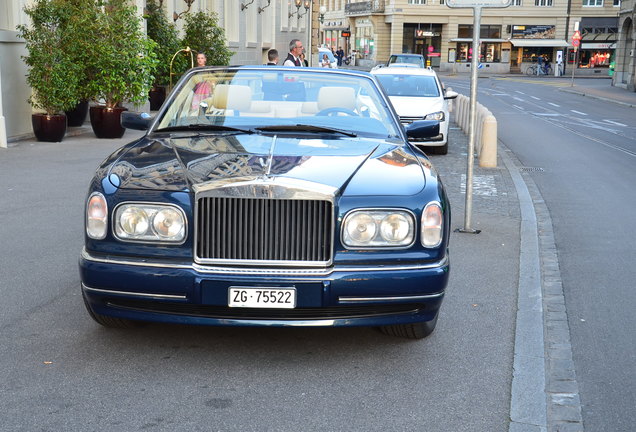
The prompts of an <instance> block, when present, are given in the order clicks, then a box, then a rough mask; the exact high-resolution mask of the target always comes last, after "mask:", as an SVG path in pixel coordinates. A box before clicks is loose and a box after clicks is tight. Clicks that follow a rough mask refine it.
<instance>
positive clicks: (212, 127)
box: [155, 123, 254, 134]
mask: <svg viewBox="0 0 636 432" xmlns="http://www.w3.org/2000/svg"><path fill="white" fill-rule="evenodd" d="M193 130H196V131H223V132H237V133H245V134H253V133H254V131H253V130H252V129H241V128H237V127H232V126H225V125H216V124H209V123H192V124H185V125H179V126H168V127H165V128H161V129H156V130H155V132H178V131H193Z"/></svg>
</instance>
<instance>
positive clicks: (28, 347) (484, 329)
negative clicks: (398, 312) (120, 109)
mask: <svg viewBox="0 0 636 432" xmlns="http://www.w3.org/2000/svg"><path fill="white" fill-rule="evenodd" d="M457 133H458V134H459V132H457ZM133 136H134V134H132V133H131V132H130V131H128V132H127V134H126V136H125V137H124V139H123V140H120V141H117V140H97V139H95V138H92V136H90V135H89V136H83V137H71V138H66V139H65V140H64V142H62V143H34V142H23V143H20V145H18V146H16V147H13V148H9V149H5V150H0V203H1V204H0V239H1V241H0V263H1V264H0V265H1V271H0V294H1V298H2V301H1V302H0V346H1V347H2V349H1V350H0V364H1V365H2V368H1V369H0V389H1V391H0V412H1V413H2V414H1V418H2V420H1V421H0V430H2V431H5V430H6V431H62V430H63V431H88V430H90V431H136V430H151V431H214V430H218V431H298V430H303V431H340V430H342V431H354V430H355V431H376V430H377V431H380V430H381V431H422V430H426V431H457V432H461V431H475V432H483V431H507V430H508V423H509V403H510V402H509V401H510V383H511V377H512V357H513V342H514V340H513V339H514V317H515V301H516V282H517V276H518V275H517V271H516V265H517V264H518V243H517V237H518V231H519V220H518V216H515V212H514V211H510V212H508V209H507V208H505V206H502V205H501V203H499V204H497V206H496V207H495V206H493V209H491V210H490V211H491V213H492V212H499V211H501V210H502V209H503V216H502V217H499V218H497V219H494V218H492V217H487V215H486V214H483V213H481V212H482V210H481V209H480V207H479V205H476V209H475V220H477V221H479V228H481V229H482V230H483V233H482V234H481V235H480V236H472V235H458V234H453V238H452V239H451V244H452V271H451V281H450V285H449V290H448V294H447V296H446V298H445V300H444V304H443V306H442V311H441V315H440V319H439V322H438V326H437V329H436V331H435V333H434V334H433V335H432V336H431V337H430V338H428V339H426V340H423V341H417V342H414V341H408V340H403V339H397V338H392V337H388V336H386V335H383V334H381V333H379V332H376V331H374V330H373V329H365V328H359V329H356V328H352V329H310V330H307V329H280V328H278V329H277V328H262V329H249V328H241V329H238V328H207V327H206V328H202V327H189V326H167V325H148V326H145V327H142V328H140V329H135V330H112V329H104V328H101V327H100V326H99V325H97V324H96V323H94V322H93V321H92V320H91V319H90V317H89V316H88V314H87V313H86V312H85V310H84V306H83V304H82V300H81V294H80V288H79V275H78V269H77V260H78V255H79V251H80V248H81V246H82V242H83V203H84V200H85V196H86V190H87V184H88V181H89V179H90V177H91V176H92V173H93V170H94V168H95V167H96V166H97V165H98V163H99V162H100V161H101V160H102V159H103V158H104V157H106V155H108V154H109V153H110V152H111V151H112V150H114V149H115V148H116V147H117V146H118V145H119V144H120V143H122V142H125V141H128V140H131V139H132V138H133ZM462 151H465V147H462V148H460V144H459V140H455V141H454V144H452V145H451V148H450V151H449V155H447V156H443V157H444V158H445V159H444V160H445V161H448V162H450V161H451V159H450V158H452V157H455V158H460V159H461V160H462V161H463V160H465V156H462V154H461V153H462ZM440 165H443V164H440ZM451 168H452V167H451ZM457 168H458V169H459V173H461V172H463V163H462V164H461V167H460V166H459V165H458V166H457ZM459 173H458V172H453V171H452V170H449V171H448V172H446V173H444V176H445V177H444V179H445V181H446V182H447V184H448V188H449V192H450V193H451V202H453V203H454V204H457V205H456V206H455V208H456V209H458V212H457V213H456V214H455V220H454V226H459V225H461V211H459V209H460V208H461V204H459V203H458V202H461V196H462V195H461V192H460V189H461V187H460V184H461V178H460V175H459ZM491 198H493V197H491ZM493 199H494V198H493ZM513 204H515V202H514V200H511V201H510V205H511V206H512V205H513ZM509 213H510V215H509ZM516 214H517V215H518V209H517V211H516ZM484 251H488V253H487V254H484ZM486 255H487V257H488V259H492V260H493V262H496V263H497V266H492V267H489V268H484V265H483V259H484V257H485V256H486Z"/></svg>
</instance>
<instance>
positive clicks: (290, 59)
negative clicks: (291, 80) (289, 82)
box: [283, 39, 303, 66]
mask: <svg viewBox="0 0 636 432" xmlns="http://www.w3.org/2000/svg"><path fill="white" fill-rule="evenodd" d="M302 53H303V43H302V42H301V41H300V40H299V39H292V40H291V42H289V54H287V58H286V59H285V62H284V63H283V66H302V63H301V61H300V55H301V54H302Z"/></svg>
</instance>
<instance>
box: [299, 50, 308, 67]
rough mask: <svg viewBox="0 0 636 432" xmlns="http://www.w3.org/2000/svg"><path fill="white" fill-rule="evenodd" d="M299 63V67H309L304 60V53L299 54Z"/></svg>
mask: <svg viewBox="0 0 636 432" xmlns="http://www.w3.org/2000/svg"><path fill="white" fill-rule="evenodd" d="M300 63H301V66H304V67H309V62H308V61H307V59H306V58H305V51H303V52H301V53H300Z"/></svg>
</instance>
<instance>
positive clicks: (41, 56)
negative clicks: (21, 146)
mask: <svg viewBox="0 0 636 432" xmlns="http://www.w3.org/2000/svg"><path fill="white" fill-rule="evenodd" d="M24 12H25V13H26V15H27V16H28V17H29V18H30V21H31V23H30V25H28V26H27V25H20V26H18V32H19V34H20V37H22V39H24V41H25V43H26V48H27V50H28V55H26V56H23V57H22V59H23V60H24V62H25V63H26V65H27V66H28V73H27V83H28V84H29V85H30V86H31V88H32V90H33V95H32V96H31V97H30V98H29V103H30V104H31V105H32V106H33V107H34V108H36V109H41V110H44V111H45V112H46V114H47V115H56V114H61V113H63V111H64V110H67V109H71V108H73V107H74V106H75V104H76V103H77V88H78V85H79V81H80V77H81V74H82V68H81V65H78V64H77V63H75V62H74V60H73V58H72V56H71V55H70V54H69V53H68V52H67V50H65V47H64V34H65V33H64V32H65V28H66V27H65V26H66V24H67V22H68V20H69V18H70V11H69V10H68V9H67V8H65V5H64V3H63V2H61V1H58V0H36V1H35V2H34V3H33V4H32V5H31V6H29V7H25V9H24Z"/></svg>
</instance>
